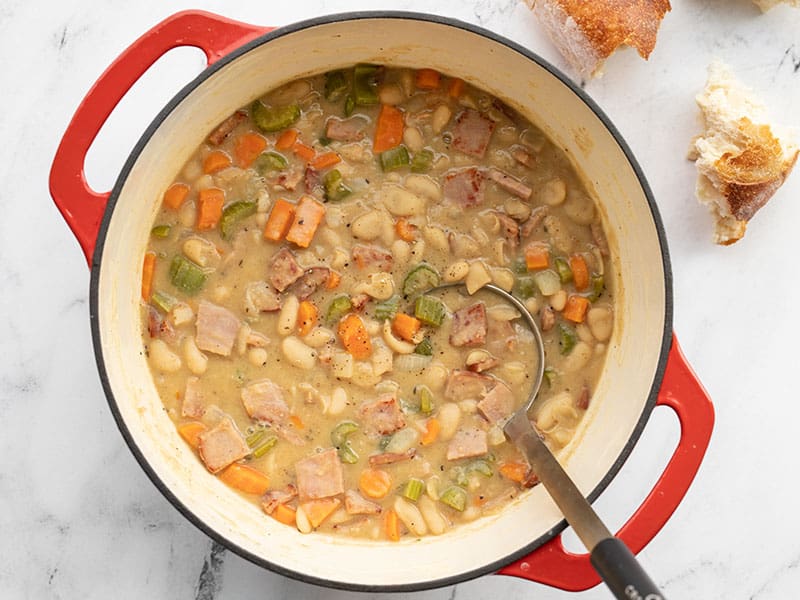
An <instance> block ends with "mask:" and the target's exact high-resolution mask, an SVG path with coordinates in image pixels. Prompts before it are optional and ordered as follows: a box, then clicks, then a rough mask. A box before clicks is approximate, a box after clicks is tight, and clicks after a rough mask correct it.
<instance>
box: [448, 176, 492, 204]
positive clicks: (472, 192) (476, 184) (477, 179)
mask: <svg viewBox="0 0 800 600" xmlns="http://www.w3.org/2000/svg"><path fill="white" fill-rule="evenodd" d="M484 180H485V177H484V175H483V172H482V171H481V170H480V169H478V168H477V167H469V168H467V169H451V170H450V171H448V172H447V173H446V174H445V176H444V184H443V185H442V194H443V195H444V198H445V199H446V200H448V201H450V202H453V203H454V204H457V205H458V206H461V207H463V208H469V207H471V206H477V205H479V204H482V203H483V187H484Z"/></svg>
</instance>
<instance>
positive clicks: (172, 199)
mask: <svg viewBox="0 0 800 600" xmlns="http://www.w3.org/2000/svg"><path fill="white" fill-rule="evenodd" d="M188 195H189V186H188V185H186V184H185V183H173V184H172V185H171V186H169V187H168V188H167V191H166V192H164V200H163V203H164V206H166V207H167V208H171V209H172V210H178V209H179V208H180V207H181V206H182V205H183V203H184V201H185V200H186V196H188Z"/></svg>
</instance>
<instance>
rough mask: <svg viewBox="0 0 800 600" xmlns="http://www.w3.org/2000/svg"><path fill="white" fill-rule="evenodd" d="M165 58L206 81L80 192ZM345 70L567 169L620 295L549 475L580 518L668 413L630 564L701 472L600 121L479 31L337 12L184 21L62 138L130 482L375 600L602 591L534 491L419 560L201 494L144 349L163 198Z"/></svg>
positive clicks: (650, 209)
mask: <svg viewBox="0 0 800 600" xmlns="http://www.w3.org/2000/svg"><path fill="white" fill-rule="evenodd" d="M178 46H195V47H198V48H200V49H202V50H203V52H204V53H205V55H206V57H207V59H208V65H209V66H208V68H207V69H206V70H205V71H203V73H201V74H200V75H199V76H198V77H197V78H196V79H195V80H194V81H192V82H191V83H190V84H189V85H187V86H186V87H185V88H184V89H183V90H181V91H180V92H179V93H178V95H177V96H176V97H175V98H174V99H173V100H172V101H171V102H170V103H169V104H168V105H167V106H166V107H165V108H164V109H163V110H162V111H161V113H160V114H159V115H158V116H157V117H156V118H155V120H154V121H153V123H152V124H151V125H150V126H149V127H148V129H147V130H146V132H145V133H144V135H143V136H142V138H141V140H140V141H139V142H138V143H137V145H136V147H135V148H134V149H133V151H132V153H131V155H130V157H129V159H128V161H127V162H126V164H125V166H124V168H123V170H122V173H121V174H120V176H119V178H118V180H117V183H116V185H115V186H114V189H113V190H112V191H111V192H110V193H109V192H106V193H98V192H96V191H94V190H92V189H91V188H90V187H89V186H88V184H87V182H86V179H85V177H84V170H83V165H84V159H85V156H86V153H87V151H88V150H89V147H90V146H91V144H92V142H93V140H94V139H95V136H96V135H97V133H98V132H99V130H100V128H101V127H102V126H103V123H104V122H105V121H106V119H107V118H108V116H109V115H110V114H111V112H112V110H113V109H114V107H115V106H116V105H117V103H118V102H119V101H120V99H121V98H122V97H123V95H124V94H125V93H126V92H127V90H128V89H129V88H130V87H131V86H132V85H133V84H134V83H135V82H136V81H137V79H138V78H139V77H141V76H142V74H143V73H144V72H145V71H146V70H147V69H148V68H149V67H150V66H151V65H152V64H153V63H154V62H155V61H156V60H157V59H158V58H159V57H161V56H162V55H163V54H164V53H166V52H167V51H169V50H170V49H172V48H175V47H178ZM358 62H375V63H383V64H387V65H399V66H407V67H431V68H435V69H438V70H440V71H443V72H446V73H448V74H451V75H454V76H458V77H462V78H463V79H465V80H467V81H469V82H472V83H475V84H476V85H478V86H480V87H482V88H484V89H486V90H487V91H489V92H491V93H493V94H495V95H497V96H500V97H501V98H503V99H504V100H505V101H506V102H508V103H509V104H510V105H511V106H513V107H514V108H515V109H517V110H519V111H520V112H521V113H522V114H524V115H525V116H527V117H528V118H529V119H530V120H531V121H532V122H534V123H535V124H537V125H538V126H540V127H541V128H542V129H543V130H544V131H545V133H547V134H548V135H549V136H550V137H551V138H552V139H553V140H554V141H555V143H556V144H558V145H559V146H560V147H561V148H563V149H564V150H565V152H567V154H568V155H569V156H570V157H571V158H572V161H573V164H574V166H575V168H576V169H577V170H578V172H579V173H581V174H582V176H583V178H584V180H585V181H586V183H587V186H588V187H589V188H590V189H592V190H593V191H594V194H595V196H596V197H597V198H598V199H599V203H600V209H601V212H602V215H603V220H604V225H605V228H606V231H607V232H608V237H609V244H610V246H611V250H612V256H613V260H614V262H615V271H616V273H617V275H618V278H619V279H618V281H617V282H616V289H617V298H616V300H617V306H616V322H615V328H614V333H613V335H612V338H611V340H610V342H609V344H608V359H607V361H606V366H605V369H604V372H603V375H602V376H601V379H600V381H599V383H598V386H597V389H596V390H595V392H594V397H593V402H592V406H591V407H590V409H589V412H588V414H587V417H586V418H585V419H584V420H583V423H582V425H581V428H580V430H579V431H578V433H577V434H576V439H575V440H574V442H573V443H571V444H570V445H569V446H568V447H567V448H566V449H565V451H564V453H563V454H562V455H561V456H560V460H561V461H562V463H563V464H565V466H566V468H567V470H568V471H569V473H570V475H571V476H572V478H573V479H574V480H575V481H576V483H577V484H578V486H579V488H580V489H581V490H583V491H584V492H585V493H586V495H587V497H588V498H589V499H590V500H594V499H595V498H596V497H597V496H598V495H599V494H600V493H601V492H602V490H603V489H605V487H606V486H607V485H608V484H609V482H610V481H611V480H612V478H613V477H614V475H615V474H616V473H617V471H618V470H619V469H620V467H621V466H622V464H623V463H624V461H625V459H626V458H627V457H628V455H629V454H630V452H631V450H632V448H633V445H634V444H635V443H636V441H637V440H638V438H639V436H640V434H641V432H642V429H643V428H644V426H645V424H646V422H647V419H648V418H649V416H650V414H651V412H652V410H653V408H654V407H656V406H663V407H668V408H669V409H671V410H672V411H674V413H675V414H676V416H677V417H678V420H679V421H680V427H681V434H680V441H679V443H678V446H677V448H676V450H675V452H674V454H673V455H672V457H671V459H670V461H669V463H668V464H667V466H666V468H665V469H664V471H663V473H662V475H661V477H660V479H659V480H658V482H657V483H656V484H655V487H654V488H653V490H652V491H651V492H650V494H649V495H648V496H647V498H646V499H645V500H644V502H643V503H642V504H641V506H640V507H639V508H638V510H637V511H636V512H635V513H634V514H633V515H632V516H631V517H630V519H629V520H628V521H627V522H626V523H625V524H624V525H623V526H622V528H621V529H620V531H619V532H618V533H617V535H618V536H619V537H620V538H621V539H622V540H623V541H624V542H625V543H626V544H627V545H628V546H629V548H630V549H631V550H632V551H633V552H634V553H636V552H639V551H640V550H641V549H642V548H643V547H644V546H645V545H646V544H647V543H648V542H649V541H650V540H651V539H652V538H653V537H654V536H655V535H656V533H658V531H659V530H660V529H661V527H662V526H663V525H664V523H665V522H666V521H667V519H668V518H669V517H670V515H671V514H672V512H673V511H674V510H675V508H676V507H677V506H678V504H679V503H680V501H681V499H682V498H683V496H684V495H685V493H686V491H687V489H688V488H689V485H690V484H691V482H692V479H693V478H694V476H695V473H696V472H697V470H698V468H699V466H700V463H701V460H702V458H703V455H704V453H705V450H706V447H707V445H708V442H709V439H710V436H711V431H712V428H713V421H714V413H713V408H712V405H711V402H710V400H709V398H708V397H707V395H706V393H705V391H704V390H703V388H702V386H701V385H700V383H699V382H698V380H697V378H696V377H695V375H694V374H693V372H692V370H691V368H690V367H689V366H688V364H687V363H686V360H685V359H684V357H683V354H682V353H681V350H680V348H679V346H678V343H677V340H676V339H675V336H674V334H673V332H672V296H671V293H672V290H671V273H670V267H669V257H668V253H667V246H666V241H665V236H664V231H663V227H662V225H661V221H660V217H659V215H658V211H657V208H656V205H655V202H654V200H653V198H652V195H651V192H650V189H649V187H648V185H647V182H646V180H645V178H644V176H643V174H642V173H641V170H640V168H639V166H638V164H637V163H636V161H635V159H634V158H633V156H632V154H631V152H630V150H629V149H628V147H627V145H626V144H625V142H624V141H623V140H622V138H621V137H620V135H619V133H618V132H617V130H616V129H615V128H614V126H613V125H612V124H611V123H610V121H609V120H608V118H607V117H606V116H605V115H604V114H603V113H602V111H601V110H600V109H599V108H598V107H597V106H596V105H595V104H594V102H593V101H592V100H591V99H590V98H589V97H588V96H586V94H585V93H584V92H583V91H582V90H580V89H579V88H578V87H577V86H575V85H574V84H573V83H572V82H570V81H569V80H568V79H567V78H566V77H565V76H563V75H562V74H560V73H559V72H558V71H556V70H555V69H554V68H553V67H552V66H550V65H549V64H547V63H546V62H545V61H543V60H542V59H541V58H539V57H537V56H535V55H534V54H532V53H531V52H529V51H528V50H526V49H524V48H522V47H520V46H518V45H516V44H514V43H513V42H510V41H508V40H505V39H503V38H500V37H498V36H496V35H494V34H492V33H491V32H488V31H485V30H482V29H480V28H477V27H474V26H471V25H467V24H464V23H461V22H457V21H453V20H450V19H446V18H442V17H434V16H430V15H420V14H412V13H393V12H392V13H386V12H380V13H377V12H369V13H350V14H344V15H334V16H330V17H323V18H320V19H315V20H311V21H306V22H303V23H299V24H296V25H292V26H288V27H282V28H279V29H274V30H273V28H270V27H258V26H253V25H248V24H244V23H240V22H236V21H231V20H229V19H225V18H223V17H220V16H217V15H213V14H209V13H204V12H197V11H189V12H182V13H178V14H176V15H174V16H172V17H170V18H168V19H166V20H165V21H163V22H161V23H159V24H158V25H156V26H155V27H153V28H152V29H151V30H150V31H148V32H147V33H145V34H144V35H143V36H142V37H140V38H139V39H138V40H136V41H135V42H134V43H133V44H132V45H131V46H130V47H129V48H128V49H127V50H125V51H124V52H123V53H122V55H120V57H119V58H117V60H115V61H114V63H112V65H111V66H110V67H109V68H108V69H107V70H106V71H105V73H103V74H102V75H101V76H100V78H99V79H98V80H97V82H96V83H95V85H94V86H93V87H92V89H91V90H90V91H89V93H88V94H87V95H86V97H85V99H84V100H83V102H82V103H81V105H80V106H79V107H78V109H77V111H76V113H75V116H74V117H73V119H72V121H71V122H70V124H69V126H68V128H67V130H66V132H65V134H64V137H63V139H62V141H61V144H60V146H59V148H58V151H57V153H56V156H55V159H54V161H53V167H52V171H51V176H50V190H51V194H52V196H53V199H54V200H55V203H56V205H57V206H58V208H59V210H60V211H61V213H62V215H63V216H64V218H65V219H66V221H67V223H68V224H69V226H70V228H71V229H72V231H73V233H74V234H75V236H76V237H77V238H78V242H79V243H80V245H81V248H82V249H83V251H84V254H85V255H86V258H87V260H88V261H89V265H90V267H91V290H90V299H91V326H92V334H93V341H94V346H95V354H96V358H97V363H98V369H99V372H100V376H101V379H102V382H103V386H104V389H105V393H106V396H107V398H108V401H109V405H110V407H111V411H112V413H113V415H114V418H115V419H116V421H117V424H118V426H119V429H120V431H121V432H122V435H123V437H124V438H125V441H126V442H127V444H128V446H129V447H130V449H131V451H132V452H133V454H134V455H135V456H136V458H137V460H138V461H139V463H140V464H141V465H142V468H143V469H144V470H145V471H146V472H147V474H148V476H149V477H150V479H151V480H152V481H153V483H154V484H155V485H156V486H157V487H158V488H159V490H160V491H161V492H162V493H163V494H164V495H165V496H166V497H167V498H168V499H169V500H170V501H171V502H172V503H173V504H174V505H175V506H176V508H178V510H179V511H180V512H181V513H183V514H184V515H185V516H186V517H187V518H188V519H189V520H190V521H192V522H193V523H194V524H195V525H197V526H198V527H199V528H200V529H202V530H203V531H204V532H205V533H207V534H208V535H209V536H210V537H212V538H214V539H215V540H217V541H218V542H220V543H222V544H224V545H225V546H227V547H228V548H230V549H231V550H233V551H234V552H236V553H238V554H240V555H241V556H243V557H245V558H247V559H248V560H250V561H252V562H254V563H256V564H258V565H261V566H263V567H266V568H268V569H271V570H273V571H276V572H278V573H282V574H285V575H288V576H291V577H295V578H298V579H301V580H304V581H308V582H312V583H316V584H321V585H326V586H330V587H337V588H345V589H351V590H371V591H375V590H383V591H397V590H419V589H425V588H431V587H436V586H442V585H451V584H453V583H457V582H459V581H464V580H466V579H470V578H473V577H477V576H479V575H483V574H486V573H492V572H497V573H500V574H504V575H513V576H517V577H523V578H526V579H530V580H533V581H538V582H541V583H545V584H548V585H551V586H555V587H558V588H561V589H564V590H575V591H577V590H584V589H587V588H589V587H592V586H594V585H596V584H597V583H598V582H599V578H598V577H597V575H596V574H595V572H594V570H593V569H592V567H591V565H590V563H589V558H588V555H586V554H574V553H571V552H569V551H567V550H566V549H565V548H564V546H563V544H562V540H561V536H560V535H559V534H560V532H561V531H562V530H563V529H564V528H565V527H566V524H565V522H564V521H563V518H562V516H561V515H560V514H559V513H558V511H557V509H556V508H555V506H554V505H553V503H552V501H551V500H550V499H549V497H548V496H547V493H546V491H545V490H544V489H542V486H537V487H536V488H534V489H533V490H531V491H530V492H528V493H527V494H524V495H523V496H522V497H521V498H519V499H518V500H517V501H515V502H514V503H512V504H511V505H510V506H508V507H507V508H505V509H504V510H503V511H501V512H500V514H498V515H494V516H489V517H484V518H482V519H478V520H477V521H475V522H473V523H470V524H467V525H463V526H461V527H459V528H457V529H455V530H454V531H452V532H449V533H447V534H445V535H442V536H436V537H428V538H425V539H424V540H422V542H416V541H414V540H409V541H407V542H405V541H403V542H400V543H391V542H374V541H364V540H351V539H347V538H336V537H333V536H328V535H323V534H314V535H307V536H304V535H302V534H300V533H299V532H297V531H295V530H294V529H292V528H289V527H286V526H283V525H281V524H279V523H277V522H275V521H274V520H272V519H268V518H266V517H265V516H264V515H263V514H262V513H261V512H260V511H259V509H258V508H257V507H255V506H254V505H252V504H251V503H249V502H246V501H244V500H243V499H242V498H241V497H239V496H238V495H237V494H236V493H234V492H233V491H231V490H230V489H228V488H227V487H226V486H225V485H224V484H222V483H221V482H219V481H218V480H217V479H216V478H214V477H211V476H209V475H208V473H207V472H206V471H205V469H204V468H203V467H202V465H200V463H199V461H197V460H196V458H195V457H194V455H193V454H192V453H191V450H190V449H188V448H187V447H186V445H185V444H184V443H183V442H182V441H181V440H180V439H179V437H178V435H177V434H176V431H175V427H174V426H173V424H172V422H171V421H170V420H169V418H168V417H167V416H166V415H165V413H164V411H163V410H162V408H161V401H160V399H159V397H158V394H157V392H156V390H155V386H154V384H153V381H152V377H151V376H150V373H149V370H148V367H147V363H146V360H145V358H144V353H143V348H142V342H141V337H140V327H141V317H140V305H139V295H140V294H139V284H140V281H141V269H142V255H143V252H144V249H145V247H146V244H147V239H148V236H149V231H150V227H151V225H152V222H153V219H154V217H155V214H156V212H157V210H158V207H159V203H160V199H161V196H162V194H163V191H164V190H165V189H166V187H167V186H168V185H169V183H170V182H171V181H172V179H173V178H174V177H175V174H176V173H177V172H178V171H179V170H180V168H181V166H182V165H183V163H184V162H185V161H186V160H187V158H188V157H189V156H190V154H191V153H192V152H193V151H194V149H195V148H196V147H197V146H198V145H199V144H200V143H201V142H202V141H203V139H204V138H205V136H206V135H208V133H209V132H210V131H211V130H212V129H213V128H214V126H215V125H216V124H217V123H219V122H220V121H222V120H223V119H224V118H225V117H226V116H227V115H229V114H230V113H232V112H233V111H234V110H236V109H237V108H238V107H240V106H243V105H246V104H248V103H249V102H250V101H252V100H253V99H254V98H256V97H258V96H259V95H260V94H262V93H263V92H264V91H265V90H268V89H270V88H273V87H276V86H278V85H280V84H282V83H284V82H286V81H291V80H292V79H295V78H297V77H301V76H304V75H307V74H312V73H320V72H325V71H328V70H330V69H333V68H338V67H344V66H347V65H352V64H355V63H358ZM628 282H636V285H626V284H627V283H628ZM334 549H335V551H333V550H334Z"/></svg>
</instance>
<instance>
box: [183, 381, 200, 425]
mask: <svg viewBox="0 0 800 600" xmlns="http://www.w3.org/2000/svg"><path fill="white" fill-rule="evenodd" d="M205 412H206V403H205V401H204V400H203V391H202V389H201V387H200V380H199V379H198V378H197V377H189V378H188V379H187V380H186V388H185V389H184V392H183V402H182V403H181V416H182V417H189V418H190V419H200V418H202V416H203V414H205Z"/></svg>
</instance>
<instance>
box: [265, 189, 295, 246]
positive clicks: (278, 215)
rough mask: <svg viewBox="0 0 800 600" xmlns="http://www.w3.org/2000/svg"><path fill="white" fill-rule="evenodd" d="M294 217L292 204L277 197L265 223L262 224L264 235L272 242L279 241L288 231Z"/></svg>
mask: <svg viewBox="0 0 800 600" xmlns="http://www.w3.org/2000/svg"><path fill="white" fill-rule="evenodd" d="M293 219H294V204H292V203H291V202H289V201H288V200H284V199H283V198H278V199H277V200H276V201H275V204H274V205H273V206H272V211H271V212H270V213H269V218H268V219H267V224H266V225H264V237H265V238H266V239H268V240H272V241H273V242H279V241H281V240H282V239H283V236H285V235H286V232H287V231H289V227H290V226H291V224H292V220H293Z"/></svg>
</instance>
